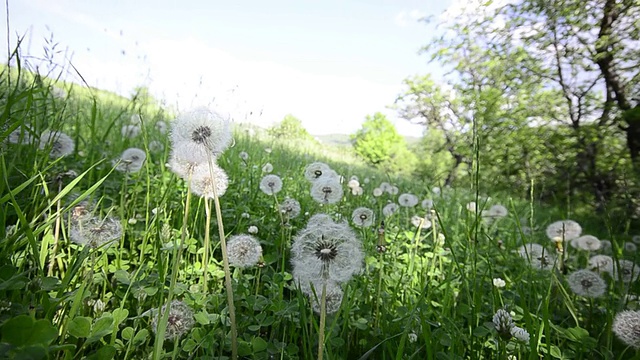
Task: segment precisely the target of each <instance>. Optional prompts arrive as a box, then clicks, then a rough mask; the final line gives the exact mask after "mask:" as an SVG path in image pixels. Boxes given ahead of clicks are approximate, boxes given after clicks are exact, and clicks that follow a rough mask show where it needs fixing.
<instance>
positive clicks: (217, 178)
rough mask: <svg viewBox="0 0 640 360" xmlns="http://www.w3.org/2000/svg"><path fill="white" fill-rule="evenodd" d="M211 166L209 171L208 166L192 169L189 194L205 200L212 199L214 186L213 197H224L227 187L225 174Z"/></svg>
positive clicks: (213, 165)
mask: <svg viewBox="0 0 640 360" xmlns="http://www.w3.org/2000/svg"><path fill="white" fill-rule="evenodd" d="M211 165H212V168H211V169H210V168H209V164H202V165H198V166H196V167H194V168H193V173H192V174H191V186H190V188H191V192H193V193H194V194H196V195H198V196H200V197H204V198H206V199H213V198H214V192H213V189H214V185H215V190H216V191H215V195H217V196H218V197H220V196H222V195H224V194H225V192H227V187H228V186H229V178H228V177H227V173H226V172H225V171H224V170H223V169H222V168H220V167H219V166H218V165H216V164H211Z"/></svg>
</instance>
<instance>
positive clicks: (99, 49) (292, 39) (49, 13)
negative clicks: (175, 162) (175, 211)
mask: <svg viewBox="0 0 640 360" xmlns="http://www.w3.org/2000/svg"><path fill="white" fill-rule="evenodd" d="M458 1H459V0H458ZM454 2H455V1H454ZM8 3H9V5H8V12H9V24H8V26H7V23H6V22H7V20H6V18H5V19H3V20H2V21H3V24H2V26H3V29H7V27H8V28H9V36H8V39H9V47H7V36H6V34H5V36H2V39H1V40H0V46H1V47H2V49H7V48H13V47H15V45H16V43H17V38H18V37H19V36H26V37H25V41H24V43H23V45H22V47H21V51H22V54H23V58H24V57H27V60H28V61H29V62H30V63H32V64H38V62H39V61H41V60H42V59H43V58H45V57H47V56H48V57H52V58H53V60H54V61H53V63H57V64H65V63H67V64H68V63H69V62H70V63H72V64H73V65H74V67H75V68H76V69H77V70H78V71H79V72H80V74H81V75H82V77H83V78H84V79H85V80H86V81H87V83H89V85H91V86H95V87H99V88H102V89H105V90H110V91H115V92H117V93H119V94H122V95H125V96H129V95H131V94H132V92H133V89H134V88H135V87H137V86H146V87H148V88H149V90H150V91H151V93H152V94H153V95H154V96H156V97H157V98H159V99H162V101H163V103H164V104H166V106H169V107H172V108H173V109H175V110H177V111H180V110H188V109H189V108H191V107H194V106H200V105H206V106H211V107H213V108H217V109H219V110H221V111H224V112H226V113H229V114H231V115H232V117H233V118H234V121H236V122H252V123H255V124H257V125H260V126H263V127H268V126H270V125H272V124H273V123H276V122H278V121H280V120H282V118H283V117H284V116H285V115H286V114H292V115H294V116H295V117H297V118H299V119H300V120H301V121H302V123H303V125H304V126H305V128H306V129H307V130H308V131H309V132H310V133H311V134H314V135H322V134H331V133H341V134H351V133H354V132H355V131H356V130H357V129H359V128H360V127H361V125H362V122H363V121H364V120H365V117H366V116H367V115H372V114H373V113H375V112H378V111H379V112H382V113H384V114H386V115H387V117H388V118H389V119H390V120H391V121H392V122H394V124H395V125H396V128H397V129H398V131H399V132H400V133H401V134H404V135H413V136H419V135H420V134H421V133H422V131H423V128H422V127H421V126H416V125H411V124H410V123H409V122H408V121H406V120H404V119H399V118H398V117H397V115H396V112H395V110H393V109H390V108H389V106H390V105H392V104H393V102H394V100H395V98H396V97H397V95H398V94H400V92H401V91H402V81H403V79H405V78H407V77H410V76H413V75H418V74H427V73H433V72H436V73H437V72H438V68H437V67H436V65H434V64H430V63H429V62H428V59H427V57H426V55H420V54H419V53H418V52H419V49H420V48H421V47H422V46H424V45H425V44H426V43H427V42H428V41H429V39H431V38H432V37H433V36H434V35H436V33H435V31H436V30H435V23H436V22H437V20H438V17H439V16H440V15H441V14H442V12H443V11H444V10H446V9H447V7H449V6H452V0H444V1H437V2H436V1H430V0H422V1H418V0H361V1H355V0H344V1H340V0H325V1H313V2H312V1H301V0H290V1H282V0H273V1H262V0H246V1H219V0H209V1H207V0H199V1H182V2H180V5H178V4H177V2H175V1H164V0H139V1H128V0H112V1H95V0H8ZM1 6H2V10H3V12H2V14H5V13H6V10H7V9H6V5H5V3H4V2H3V3H2V5H1ZM428 16H433V17H434V18H435V20H436V21H435V22H432V23H430V24H427V23H426V22H424V21H420V19H422V18H424V17H428ZM5 32H6V30H5ZM54 44H55V47H54ZM44 48H47V49H49V51H47V52H45V51H44V50H43V49H44ZM51 49H53V50H54V51H50V50H51ZM2 53H4V55H3V56H2V57H3V61H5V62H6V58H7V55H6V50H3V51H2ZM46 54H49V55H46ZM51 67H52V65H48V64H47V62H44V63H40V71H41V72H46V71H48V70H50V68H51ZM67 68H68V67H67ZM59 69H61V68H55V69H54V70H58V71H59ZM54 72H55V71H54ZM65 76H67V78H68V79H70V80H73V81H76V82H79V81H80V79H79V78H78V76H76V75H74V74H73V72H71V71H69V72H68V75H65Z"/></svg>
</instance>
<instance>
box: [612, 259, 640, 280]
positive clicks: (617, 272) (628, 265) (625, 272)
mask: <svg viewBox="0 0 640 360" xmlns="http://www.w3.org/2000/svg"><path fill="white" fill-rule="evenodd" d="M638 275H640V267H638V265H636V264H635V263H634V262H633V261H631V260H618V264H615V263H614V264H613V277H614V278H615V279H618V276H620V277H621V279H622V281H623V282H625V283H630V282H632V281H636V279H637V278H638Z"/></svg>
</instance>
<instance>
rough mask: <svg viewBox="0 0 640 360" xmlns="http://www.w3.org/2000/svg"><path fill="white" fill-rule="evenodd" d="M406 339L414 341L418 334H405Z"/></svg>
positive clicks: (416, 339)
mask: <svg viewBox="0 0 640 360" xmlns="http://www.w3.org/2000/svg"><path fill="white" fill-rule="evenodd" d="M407 339H408V340H409V342H410V343H414V342H416V341H418V335H416V333H409V335H407Z"/></svg>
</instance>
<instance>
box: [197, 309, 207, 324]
mask: <svg viewBox="0 0 640 360" xmlns="http://www.w3.org/2000/svg"><path fill="white" fill-rule="evenodd" d="M193 317H194V318H195V319H196V321H197V322H198V323H199V324H201V325H209V315H208V314H207V313H205V312H203V311H201V312H199V313H197V314H195V315H194V316H193Z"/></svg>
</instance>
